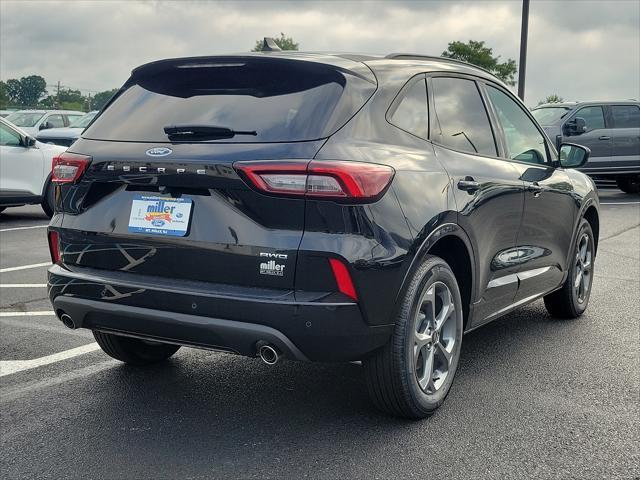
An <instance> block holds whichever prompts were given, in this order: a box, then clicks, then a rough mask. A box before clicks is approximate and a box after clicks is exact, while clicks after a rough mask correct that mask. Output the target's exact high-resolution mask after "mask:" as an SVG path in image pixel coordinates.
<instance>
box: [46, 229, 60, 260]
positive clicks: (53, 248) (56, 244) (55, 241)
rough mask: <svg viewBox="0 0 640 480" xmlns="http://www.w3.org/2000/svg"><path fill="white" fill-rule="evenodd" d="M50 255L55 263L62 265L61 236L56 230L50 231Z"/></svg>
mask: <svg viewBox="0 0 640 480" xmlns="http://www.w3.org/2000/svg"><path fill="white" fill-rule="evenodd" d="M48 238H49V253H50V254H51V261H52V262H53V263H60V235H59V234H58V232H56V231H55V230H49V235H48Z"/></svg>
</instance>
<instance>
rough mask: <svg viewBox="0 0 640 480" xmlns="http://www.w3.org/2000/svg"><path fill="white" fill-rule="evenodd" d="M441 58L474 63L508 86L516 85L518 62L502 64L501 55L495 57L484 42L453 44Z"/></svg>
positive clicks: (472, 41) (470, 41) (450, 44)
mask: <svg viewBox="0 0 640 480" xmlns="http://www.w3.org/2000/svg"><path fill="white" fill-rule="evenodd" d="M441 56H442V57H447V58H455V59H457V60H463V61H465V62H467V63H472V64H473V65H477V66H478V67H482V68H484V69H485V70H488V71H490V72H491V73H493V74H494V75H495V76H496V77H498V78H499V79H500V80H502V81H503V82H505V83H506V84H508V85H512V86H513V85H515V84H516V81H515V74H516V72H517V71H518V67H517V65H516V61H515V60H513V59H511V58H509V59H508V60H507V61H506V62H502V63H501V62H500V55H498V56H497V57H494V56H493V49H491V48H489V47H486V46H485V44H484V42H478V41H475V40H469V43H464V42H459V41H456V42H451V43H449V47H448V48H447V50H445V51H444V52H442V55H441Z"/></svg>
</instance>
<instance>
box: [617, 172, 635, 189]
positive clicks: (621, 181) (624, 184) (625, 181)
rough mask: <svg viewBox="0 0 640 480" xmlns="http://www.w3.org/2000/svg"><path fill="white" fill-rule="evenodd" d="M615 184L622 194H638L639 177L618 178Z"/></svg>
mask: <svg viewBox="0 0 640 480" xmlns="http://www.w3.org/2000/svg"><path fill="white" fill-rule="evenodd" d="M616 184H617V185H618V188H619V189H620V190H622V191H623V192H624V193H640V175H625V176H623V177H618V178H616Z"/></svg>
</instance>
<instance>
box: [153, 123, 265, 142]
mask: <svg viewBox="0 0 640 480" xmlns="http://www.w3.org/2000/svg"><path fill="white" fill-rule="evenodd" d="M164 133H166V134H167V135H168V136H169V139H170V140H216V139H222V138H233V137H235V136H236V135H252V136H256V135H258V132H256V131H255V130H247V131H241V130H233V129H231V128H228V127H218V126H216V125H167V126H166V127H164Z"/></svg>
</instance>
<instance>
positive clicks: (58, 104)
mask: <svg viewBox="0 0 640 480" xmlns="http://www.w3.org/2000/svg"><path fill="white" fill-rule="evenodd" d="M56 108H58V109H60V80H58V87H57V88H56Z"/></svg>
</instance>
